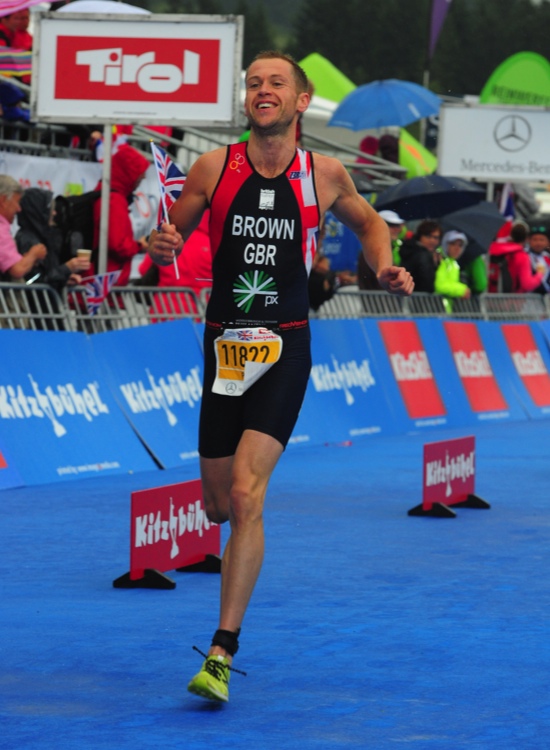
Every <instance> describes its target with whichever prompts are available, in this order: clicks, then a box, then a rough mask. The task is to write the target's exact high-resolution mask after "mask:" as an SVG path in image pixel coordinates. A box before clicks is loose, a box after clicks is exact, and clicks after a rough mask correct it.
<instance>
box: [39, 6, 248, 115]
mask: <svg viewBox="0 0 550 750" xmlns="http://www.w3.org/2000/svg"><path fill="white" fill-rule="evenodd" d="M242 28H243V19H242V16H205V15H193V16H191V15H155V16H142V15H132V16H131V18H130V17H129V16H128V15H110V16H108V17H103V18H101V17H98V15H95V14H89V13H51V12H47V13H42V14H41V15H40V20H39V25H38V35H37V37H38V38H37V39H35V46H34V50H33V86H32V93H31V108H32V115H33V119H39V120H42V121H49V122H86V123H98V122H116V123H131V124H135V123H140V122H141V123H151V122H156V123H162V124H163V125H173V124H180V125H185V124H187V125H195V126H197V125H212V124H217V125H227V126H229V125H236V124H237V119H238V114H239V86H240V70H241V58H242V36H243V33H242Z"/></svg>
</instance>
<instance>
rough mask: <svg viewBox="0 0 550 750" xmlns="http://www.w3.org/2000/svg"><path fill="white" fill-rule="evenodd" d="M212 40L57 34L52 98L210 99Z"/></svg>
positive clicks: (215, 57)
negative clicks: (53, 94) (53, 95)
mask: <svg viewBox="0 0 550 750" xmlns="http://www.w3.org/2000/svg"><path fill="white" fill-rule="evenodd" d="M219 57H220V41H219V40H218V39H142V38H124V39H120V38H119V37H86V36H60V37H58V39H57V54H56V66H57V68H56V74H55V98H56V99H98V100H110V101H138V102H151V101H163V102H180V103H181V104H187V103H196V102H200V103H215V102H217V101H218V67H219Z"/></svg>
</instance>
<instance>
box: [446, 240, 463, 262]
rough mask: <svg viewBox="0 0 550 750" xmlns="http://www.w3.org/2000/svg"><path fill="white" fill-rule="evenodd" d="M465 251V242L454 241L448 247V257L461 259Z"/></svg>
mask: <svg viewBox="0 0 550 750" xmlns="http://www.w3.org/2000/svg"><path fill="white" fill-rule="evenodd" d="M463 250H464V242H463V241H462V240H453V241H452V242H449V244H448V245H447V255H448V256H449V258H454V259H455V260H456V259H457V258H460V256H461V255H462V251H463Z"/></svg>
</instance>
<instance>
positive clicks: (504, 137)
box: [493, 115, 531, 151]
mask: <svg viewBox="0 0 550 750" xmlns="http://www.w3.org/2000/svg"><path fill="white" fill-rule="evenodd" d="M493 137H494V139H495V142H496V144H497V146H500V148H501V149H502V150H503V151H521V149H522V148H525V146H527V144H528V143H529V141H530V140H531V126H530V125H529V123H528V122H527V120H526V119H525V118H524V117H520V116H519V115H506V117H503V118H502V119H501V120H499V121H498V122H497V124H496V125H495V130H494V132H493Z"/></svg>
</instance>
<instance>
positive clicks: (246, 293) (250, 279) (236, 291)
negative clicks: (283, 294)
mask: <svg viewBox="0 0 550 750" xmlns="http://www.w3.org/2000/svg"><path fill="white" fill-rule="evenodd" d="M276 293H277V286H276V284H275V282H274V280H273V277H272V276H268V274H267V273H266V272H265V271H247V272H246V273H244V274H241V275H240V276H239V278H238V279H237V280H236V281H235V284H234V286H233V296H234V298H235V302H236V303H237V305H238V306H239V307H241V308H242V309H243V310H244V312H245V313H248V312H249V311H250V308H251V307H252V303H253V302H254V299H255V298H256V295H257V294H264V295H267V294H276Z"/></svg>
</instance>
